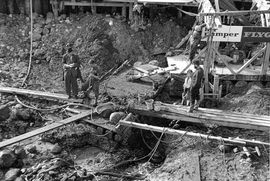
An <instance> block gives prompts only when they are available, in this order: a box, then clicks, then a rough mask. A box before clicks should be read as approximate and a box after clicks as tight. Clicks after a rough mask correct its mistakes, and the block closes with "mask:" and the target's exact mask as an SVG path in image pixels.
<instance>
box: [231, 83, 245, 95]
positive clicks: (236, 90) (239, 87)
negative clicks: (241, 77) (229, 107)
mask: <svg viewBox="0 0 270 181" xmlns="http://www.w3.org/2000/svg"><path fill="white" fill-rule="evenodd" d="M247 89H248V83H247V82H246V81H238V82H237V83H236V84H235V86H234V87H233V88H232V91H231V92H232V93H233V94H242V93H245V92H246V91H247Z"/></svg>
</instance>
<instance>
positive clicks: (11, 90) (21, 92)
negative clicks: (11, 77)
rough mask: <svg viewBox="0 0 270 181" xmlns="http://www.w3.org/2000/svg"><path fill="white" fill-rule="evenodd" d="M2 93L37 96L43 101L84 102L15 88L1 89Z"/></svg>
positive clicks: (64, 96)
mask: <svg viewBox="0 0 270 181" xmlns="http://www.w3.org/2000/svg"><path fill="white" fill-rule="evenodd" d="M0 93H10V94H19V95H24V96H36V97H40V98H43V99H56V100H63V101H67V102H78V103H79V102H82V99H68V96H67V95H65V94H58V93H51V92H42V91H35V90H28V89H18V88H13V87H1V86H0Z"/></svg>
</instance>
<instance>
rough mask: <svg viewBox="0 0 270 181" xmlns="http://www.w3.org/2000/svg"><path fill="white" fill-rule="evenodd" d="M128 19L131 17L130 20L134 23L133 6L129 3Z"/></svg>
mask: <svg viewBox="0 0 270 181" xmlns="http://www.w3.org/2000/svg"><path fill="white" fill-rule="evenodd" d="M128 17H129V20H130V21H131V22H132V21H133V4H132V3H129V6H128Z"/></svg>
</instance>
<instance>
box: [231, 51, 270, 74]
mask: <svg viewBox="0 0 270 181" xmlns="http://www.w3.org/2000/svg"><path fill="white" fill-rule="evenodd" d="M265 49H266V47H264V48H262V49H261V50H260V51H258V52H257V53H256V55H254V56H253V57H252V58H251V59H249V60H248V61H247V62H246V63H245V64H244V65H243V66H242V67H241V68H239V69H238V70H237V71H236V73H237V74H239V73H240V72H242V71H243V70H244V69H245V68H246V67H247V66H249V64H251V63H252V62H253V61H254V60H256V58H257V57H258V56H259V55H260V54H261V53H262V52H263V51H265Z"/></svg>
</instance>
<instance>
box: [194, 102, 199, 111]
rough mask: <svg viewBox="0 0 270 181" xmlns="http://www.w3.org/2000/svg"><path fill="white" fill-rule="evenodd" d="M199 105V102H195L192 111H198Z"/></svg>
mask: <svg viewBox="0 0 270 181" xmlns="http://www.w3.org/2000/svg"><path fill="white" fill-rule="evenodd" d="M199 104H200V102H199V101H197V100H195V105H194V110H198V109H199Z"/></svg>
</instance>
